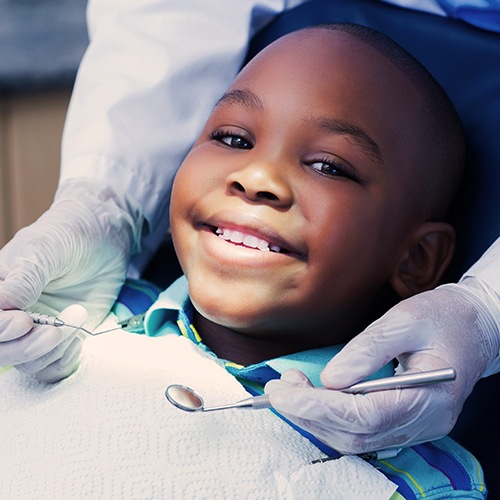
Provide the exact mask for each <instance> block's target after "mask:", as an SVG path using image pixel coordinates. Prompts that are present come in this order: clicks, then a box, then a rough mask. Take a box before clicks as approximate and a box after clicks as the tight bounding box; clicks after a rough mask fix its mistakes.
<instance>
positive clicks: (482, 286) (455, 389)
mask: <svg viewBox="0 0 500 500" xmlns="http://www.w3.org/2000/svg"><path fill="white" fill-rule="evenodd" d="M393 358H396V359H397V360H398V361H399V363H400V366H401V370H402V371H404V372H413V371H423V370H432V369H437V368H443V367H448V366H451V367H454V368H455V370H456V372H457V379H456V381H455V382H448V383H445V384H439V385H435V386H427V387H425V388H419V389H416V388H415V389H404V390H401V391H384V392H379V393H371V394H366V395H349V394H344V393H342V392H339V391H338V390H339V389H343V388H345V387H348V386H350V385H352V384H354V383H355V382H357V381H359V380H361V379H363V378H365V377H367V376H368V375H370V374H372V373H374V372H375V371H376V370H378V369H379V368H380V367H382V366H384V365H385V364H386V363H387V362H388V361H390V360H391V359H393ZM498 371H500V239H498V240H497V241H496V242H495V243H494V244H493V246H492V247H491V248H490V249H489V250H488V252H487V253H486V254H485V255H484V256H483V257H482V258H481V259H480V260H479V261H478V263H477V264H475V265H474V266H473V267H472V268H471V269H470V270H469V271H468V272H467V273H466V274H465V275H464V277H463V278H462V279H461V281H460V282H459V283H458V284H449V285H444V286H442V287H439V288H437V289H436V290H432V291H429V292H424V293H421V294H419V295H417V296H415V297H412V298H410V299H407V300H405V301H403V302H401V303H400V304H398V305H397V306H395V307H394V308H392V309H391V310H390V311H389V312H387V313H386V314H385V315H384V316H383V317H382V318H381V319H379V320H378V321H376V322H375V323H373V324H372V325H370V326H369V327H368V328H367V329H366V330H365V331H364V332H362V333H361V334H359V335H358V336H357V337H356V338H354V339H353V340H352V341H351V342H349V343H348V344H347V346H346V347H345V348H344V349H343V350H342V351H341V352H340V353H339V354H338V355H337V356H336V357H335V358H334V359H333V360H332V361H331V362H330V363H329V364H328V365H327V366H326V368H325V369H324V371H323V373H322V382H323V384H324V385H325V386H326V387H328V388H330V389H333V390H330V391H324V390H316V389H313V388H312V387H311V386H310V383H309V381H308V380H307V379H306V378H305V377H304V376H303V374H301V373H300V372H298V371H295V370H294V371H290V372H286V373H285V374H284V375H283V377H282V380H279V381H272V382H269V383H268V384H267V386H266V392H268V393H270V394H271V403H272V405H273V407H275V408H276V409H277V410H278V411H280V412H282V413H284V414H285V415H286V416H287V417H289V418H290V419H291V420H293V421H294V422H295V423H297V424H298V425H300V426H301V427H304V428H305V429H307V430H309V431H310V432H311V433H312V434H314V435H316V436H317V437H318V438H320V439H322V440H323V441H325V442H327V443H328V444H329V445H330V446H332V447H333V448H336V449H337V450H339V451H341V452H344V453H359V452H364V451H371V450H377V449H383V448H390V447H399V446H409V445H412V444H416V443H420V442H424V441H428V440H432V439H436V438H439V437H442V436H444V435H446V434H447V433H449V432H450V431H451V429H452V428H453V426H454V425H455V422H456V420H457V418H458V415H459V414H460V412H461V410H462V406H463V404H464V402H465V400H466V398H467V397H468V395H469V394H470V393H471V391H472V389H473V387H474V385H475V384H476V382H477V381H478V380H479V379H480V378H481V377H484V376H487V375H491V374H493V373H496V372H498Z"/></svg>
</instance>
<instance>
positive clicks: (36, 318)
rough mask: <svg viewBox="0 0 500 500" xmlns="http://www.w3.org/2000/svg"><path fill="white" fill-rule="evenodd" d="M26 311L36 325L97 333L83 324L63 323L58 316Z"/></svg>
mask: <svg viewBox="0 0 500 500" xmlns="http://www.w3.org/2000/svg"><path fill="white" fill-rule="evenodd" d="M26 312H27V314H29V316H30V318H31V319H32V321H33V323H36V324H37V325H50V326H69V327H70V328H76V329H77V330H82V331H83V332H85V333H88V334H89V335H99V334H98V333H97V334H96V333H92V332H91V331H89V330H87V329H86V328H83V326H76V325H69V324H68V323H65V322H64V321H63V320H62V319H61V318H59V317H58V316H49V315H48V314H41V313H34V312H28V311H26Z"/></svg>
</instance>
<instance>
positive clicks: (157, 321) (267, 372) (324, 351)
mask: <svg viewBox="0 0 500 500" xmlns="http://www.w3.org/2000/svg"><path fill="white" fill-rule="evenodd" d="M193 315H194V308H193V305H192V304H191V300H190V299H189V293H188V285H187V280H186V277H185V276H181V277H180V278H179V279H178V280H176V281H175V282H174V283H173V284H172V285H170V287H169V288H167V289H166V290H165V291H163V292H162V293H161V294H160V295H159V296H158V299H157V300H156V302H155V303H154V304H153V305H152V306H151V307H150V308H149V310H148V312H147V314H146V317H145V319H144V327H145V333H146V335H148V336H153V337H155V336H162V335H167V334H179V330H180V332H181V333H182V334H183V335H184V336H185V337H187V338H189V339H191V340H192V341H193V342H195V343H196V344H198V345H199V346H200V347H201V348H202V349H204V350H205V351H208V352H211V351H210V350H209V349H208V347H207V346H205V345H204V344H203V341H202V339H201V337H200V336H199V335H198V333H197V332H196V330H195V328H194V327H193V325H192V319H193ZM342 347H343V345H334V346H328V347H322V348H319V349H310V350H307V351H301V352H297V353H293V354H288V355H286V356H280V357H278V358H274V359H269V360H266V361H263V362H261V363H256V364H253V365H249V366H241V365H239V364H237V363H233V362H231V361H230V360H221V361H222V362H223V363H224V365H225V367H226V369H227V370H228V371H229V372H230V373H232V374H233V375H235V376H237V377H238V378H242V379H245V380H248V381H251V382H254V383H256V384H258V385H264V384H265V383H266V382H268V381H269V380H271V379H273V378H279V377H280V376H281V374H282V373H283V372H284V371H285V370H287V369H289V368H297V369H298V370H300V371H301V372H303V373H304V374H305V375H306V376H307V377H308V378H309V380H310V381H311V382H312V383H313V385H315V386H321V385H322V384H321V381H320V377H319V376H320V373H321V371H322V370H323V368H324V367H325V366H326V364H327V363H328V362H329V361H330V360H331V359H332V358H333V357H334V356H335V355H336V354H337V353H338V352H339V351H340V350H341V349H342ZM393 374H394V371H393V369H392V365H391V364H389V366H387V367H386V368H383V369H382V370H381V371H379V372H377V373H376V374H375V377H376V378H378V377H382V376H390V375H393Z"/></svg>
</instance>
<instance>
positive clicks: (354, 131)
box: [309, 118, 384, 165]
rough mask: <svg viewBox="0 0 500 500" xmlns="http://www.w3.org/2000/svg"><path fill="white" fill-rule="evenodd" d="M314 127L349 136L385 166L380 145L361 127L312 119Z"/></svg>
mask: <svg viewBox="0 0 500 500" xmlns="http://www.w3.org/2000/svg"><path fill="white" fill-rule="evenodd" d="M309 121H310V122H312V124H313V125H314V126H316V127H317V128H320V129H322V130H325V131H326V132H329V133H331V134H340V135H348V136H350V137H352V138H353V139H354V141H355V142H357V143H358V144H359V145H360V146H361V148H362V149H363V150H364V151H365V152H366V153H367V154H368V155H369V156H370V157H371V158H373V159H374V160H375V161H376V162H377V163H379V164H380V165H383V163H384V160H383V158H382V153H381V152H380V148H379V147H378V144H377V143H376V142H375V141H374V140H373V139H372V138H371V137H370V136H369V135H368V134H367V133H366V132H365V131H364V130H363V129H362V128H360V127H358V126H357V125H354V124H352V123H349V122H346V121H344V120H338V119H336V118H312V119H311V120H309Z"/></svg>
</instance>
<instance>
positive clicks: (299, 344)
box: [193, 287, 397, 366]
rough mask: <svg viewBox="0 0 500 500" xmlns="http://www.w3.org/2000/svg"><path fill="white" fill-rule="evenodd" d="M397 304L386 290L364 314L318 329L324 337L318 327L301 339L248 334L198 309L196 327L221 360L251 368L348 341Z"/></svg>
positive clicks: (267, 334)
mask: <svg viewBox="0 0 500 500" xmlns="http://www.w3.org/2000/svg"><path fill="white" fill-rule="evenodd" d="M396 302H397V298H396V296H395V294H394V292H393V291H392V289H390V288H389V287H385V289H384V291H383V292H381V293H380V294H379V296H378V297H377V300H373V301H372V304H371V307H369V308H368V310H366V307H364V308H361V310H365V314H359V311H358V313H357V314H348V315H347V316H348V320H347V321H346V318H345V315H344V321H342V320H341V319H340V318H336V319H335V320H332V322H330V323H329V324H328V325H324V326H323V328H320V329H319V330H323V331H324V332H326V334H324V335H323V336H320V335H318V328H316V329H315V331H307V327H305V328H304V331H302V332H301V338H300V339H298V338H297V337H295V338H294V339H293V338H291V337H290V336H285V337H283V338H279V337H277V336H276V335H272V332H267V333H266V332H260V334H259V335H258V336H257V335H255V334H254V333H253V334H251V333H250V332H249V333H248V334H245V332H242V331H236V330H232V329H230V328H227V327H225V326H221V325H219V324H217V323H214V322H213V321H210V320H209V319H207V318H205V317H204V316H202V315H201V314H200V313H199V312H198V311H196V310H195V314H194V318H193V324H194V327H195V328H196V330H197V332H198V333H199V334H200V336H201V339H202V342H203V343H204V344H205V345H206V346H207V347H208V348H209V349H211V350H212V352H214V353H215V354H216V355H217V356H218V357H219V358H221V359H226V360H228V361H233V362H234V363H238V364H240V365H243V366H248V365H252V364H256V363H261V362H262V361H265V360H268V359H274V358H278V357H280V356H286V355H288V354H293V353H296V352H301V351H306V350H308V349H315V348H320V347H325V346H328V345H332V344H340V343H344V342H347V341H349V340H350V339H351V338H352V337H354V336H355V335H356V334H358V333H359V332H361V331H362V330H363V329H364V328H366V326H368V324H370V323H371V322H372V321H374V320H375V319H376V318H378V317H379V316H380V315H381V314H382V313H383V312H385V311H387V310H388V309H389V308H390V307H392V306H393V305H394V304H395V303H396Z"/></svg>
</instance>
